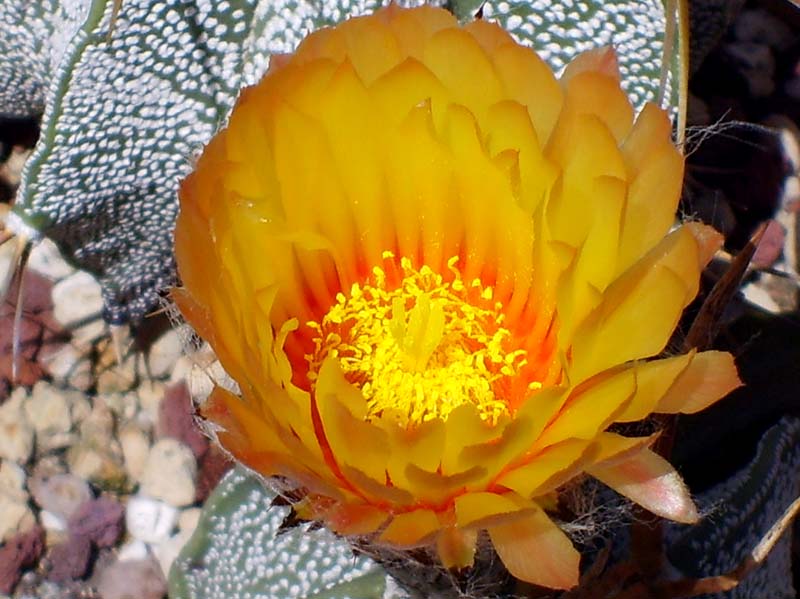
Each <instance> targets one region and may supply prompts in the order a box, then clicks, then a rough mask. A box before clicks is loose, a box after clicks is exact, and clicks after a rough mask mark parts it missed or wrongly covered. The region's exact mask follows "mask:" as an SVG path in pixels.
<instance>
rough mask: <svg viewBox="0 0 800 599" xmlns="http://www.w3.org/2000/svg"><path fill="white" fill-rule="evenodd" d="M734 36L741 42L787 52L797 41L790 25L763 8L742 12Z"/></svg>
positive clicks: (735, 25) (735, 26)
mask: <svg viewBox="0 0 800 599" xmlns="http://www.w3.org/2000/svg"><path fill="white" fill-rule="evenodd" d="M733 34H734V37H735V38H736V39H737V40H739V41H740V42H754V43H757V44H765V45H767V46H769V47H770V48H772V49H774V50H777V51H783V50H786V49H787V48H788V47H789V46H791V45H792V44H793V43H794V41H795V34H794V33H793V32H792V29H791V28H790V27H789V25H787V24H786V23H784V22H783V21H782V20H781V19H779V18H778V17H776V16H775V15H772V14H770V13H769V12H767V11H766V10H764V9H763V8H756V9H752V10H744V11H742V13H741V14H740V15H739V16H738V17H737V18H736V22H735V24H734V27H733Z"/></svg>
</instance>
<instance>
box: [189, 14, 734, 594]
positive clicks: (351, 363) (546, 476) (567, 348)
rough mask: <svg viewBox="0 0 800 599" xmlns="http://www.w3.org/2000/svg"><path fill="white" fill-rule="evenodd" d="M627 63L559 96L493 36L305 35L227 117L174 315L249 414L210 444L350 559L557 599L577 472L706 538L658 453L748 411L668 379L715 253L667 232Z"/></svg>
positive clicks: (726, 361) (678, 370)
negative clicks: (696, 419)
mask: <svg viewBox="0 0 800 599" xmlns="http://www.w3.org/2000/svg"><path fill="white" fill-rule="evenodd" d="M670 134H671V127H670V123H669V121H668V118H667V116H666V114H665V113H664V112H663V111H662V110H660V109H659V108H657V107H656V106H654V105H648V106H646V107H645V108H644V110H642V112H641V113H640V114H639V115H638V117H637V118H636V119H635V121H634V113H633V109H632V108H631V106H630V104H629V102H628V100H627V99H626V96H625V94H624V93H623V92H622V91H621V89H620V85H619V75H618V72H617V68H616V60H615V56H614V53H613V51H611V50H602V51H594V52H591V53H588V54H584V55H582V56H580V57H579V58H577V59H576V60H575V61H574V62H572V64H570V65H569V66H568V67H567V69H566V71H565V72H564V74H563V75H562V76H561V77H560V79H556V77H555V76H554V75H553V74H552V72H551V71H550V69H549V68H548V67H547V66H546V65H545V64H544V63H543V62H542V60H540V59H539V58H538V57H537V55H536V54H535V53H534V52H533V51H531V50H529V49H527V48H524V47H521V46H519V45H518V44H516V43H515V42H514V41H513V40H512V38H511V37H510V36H509V35H508V34H507V33H505V32H504V31H503V30H501V29H500V28H499V27H497V26H496V25H494V24H491V23H489V22H486V21H481V20H478V21H475V22H473V23H470V24H469V25H467V26H465V27H463V28H462V27H459V26H458V24H457V23H456V21H455V20H454V18H453V17H452V16H451V15H450V14H448V13H447V12H445V11H444V10H440V9H436V8H431V7H423V8H417V9H412V10H405V9H401V8H398V7H397V6H389V7H388V8H385V9H382V10H380V11H378V12H377V13H376V14H374V15H372V16H367V17H362V18H357V19H352V20H350V21H348V22H346V23H343V24H342V25H340V26H337V27H335V28H331V29H324V30H321V31H318V32H316V33H313V34H311V35H310V36H308V38H307V39H306V40H305V41H304V42H303V43H302V44H301V45H300V47H299V48H298V49H297V51H296V52H295V53H294V54H293V55H291V56H282V57H278V58H276V59H274V60H273V63H272V65H271V67H270V70H269V72H268V73H267V75H266V76H265V77H264V79H263V80H262V81H261V82H260V83H259V84H258V85H256V86H254V87H252V88H250V89H246V90H245V91H244V92H243V93H242V96H241V98H240V99H239V101H238V103H237V105H236V107H235V109H234V111H233V113H232V115H231V117H230V122H229V124H228V126H227V128H226V129H225V130H224V131H222V132H221V133H220V134H219V135H217V136H216V137H215V138H214V139H213V140H212V141H211V143H210V144H209V145H208V147H207V148H206V150H205V152H204V154H203V155H202V157H201V158H200V159H199V161H198V163H197V169H196V171H195V172H194V173H193V174H192V175H191V176H189V177H188V178H187V179H186V180H185V181H184V183H183V185H182V187H181V192H180V200H181V212H180V216H179V219H178V224H177V229H176V233H175V237H176V240H175V242H176V253H177V261H178V267H179V271H180V276H181V278H182V282H183V285H184V286H183V287H182V288H180V289H176V290H175V291H174V298H175V301H176V302H177V304H178V306H179V307H180V309H181V311H182V312H183V314H184V315H185V316H186V318H187V320H188V321H189V322H190V323H191V324H192V325H193V326H194V327H195V329H196V330H197V332H198V333H199V334H200V335H201V336H202V337H204V338H205V339H207V340H208V341H209V342H210V343H211V345H212V346H213V348H214V350H215V351H216V354H217V356H218V357H219V359H220V361H221V363H222V365H223V366H224V367H225V369H226V371H227V372H228V373H229V374H230V375H231V376H232V377H233V379H234V380H235V381H237V382H238V384H239V387H240V390H241V394H240V395H239V396H237V395H234V394H232V393H230V392H229V391H226V390H224V389H222V388H220V387H218V388H216V389H215V390H214V392H213V393H212V396H211V397H210V398H209V400H208V401H207V403H206V405H205V406H204V408H203V410H204V414H205V415H206V417H207V418H208V419H210V420H211V421H212V422H213V423H215V424H216V425H217V429H218V431H219V432H218V436H219V440H220V442H221V443H222V444H223V445H224V447H226V448H227V449H228V450H230V451H231V453H232V454H233V455H234V456H236V457H237V458H238V459H239V460H240V461H242V462H243V463H244V464H246V465H247V466H249V467H250V468H252V469H254V470H256V471H257V472H259V473H261V474H264V475H267V476H281V477H286V478H288V479H290V480H292V481H294V482H295V483H296V484H297V485H299V487H300V488H302V489H303V490H304V491H305V496H304V498H303V499H302V500H301V501H300V502H299V503H298V505H297V509H298V510H300V512H301V514H302V515H303V516H304V517H307V518H310V519H312V518H313V519H317V520H321V521H323V522H325V523H326V524H327V526H329V527H330V528H331V529H333V530H334V531H336V532H338V533H340V534H342V535H372V538H373V539H374V541H375V542H377V543H382V544H386V545H389V546H394V547H400V548H411V547H419V546H432V547H435V548H436V549H437V551H438V555H439V557H440V559H441V561H442V563H443V564H444V565H445V566H447V567H454V568H461V567H466V566H468V565H470V564H471V563H472V561H473V556H474V551H475V545H476V539H477V536H478V533H479V531H482V530H485V531H487V532H488V536H489V538H490V539H491V542H492V544H493V546H494V549H495V550H496V551H497V553H498V555H499V556H500V558H501V559H502V560H503V562H504V563H505V565H506V566H507V568H508V570H509V571H510V572H511V573H512V574H513V575H515V576H517V577H518V578H520V579H523V580H526V581H530V582H533V583H536V584H539V585H544V586H548V587H551V588H559V589H566V588H570V587H572V586H574V585H575V584H576V583H577V580H578V562H579V553H578V551H577V550H576V549H575V548H574V547H573V545H572V543H571V541H570V540H569V539H568V537H567V536H566V535H565V534H564V533H563V532H562V530H561V529H560V528H559V527H558V526H557V525H556V524H555V523H554V522H553V521H552V520H551V518H550V517H549V516H548V513H547V511H546V509H547V507H548V506H552V505H553V498H554V497H556V496H557V492H558V489H559V488H560V487H562V486H563V485H564V484H565V483H568V482H570V481H571V480H573V479H575V478H576V477H578V476H579V475H582V474H584V473H586V474H589V475H591V476H594V477H596V478H597V479H599V480H601V481H603V482H604V483H606V484H607V485H609V486H611V487H612V488H614V489H616V490H617V491H618V492H620V493H621V494H623V495H625V496H627V497H628V498H630V499H631V500H633V501H635V502H637V503H639V504H641V505H642V506H644V507H645V508H647V509H649V510H651V511H652V512H654V513H656V514H659V515H661V516H664V517H666V518H670V519H673V520H677V521H679V522H693V521H694V520H696V518H697V513H696V510H695V507H694V505H693V503H692V501H691V499H690V497H689V495H688V492H687V491H686V489H685V487H684V485H683V483H682V481H681V479H680V477H679V476H678V475H677V473H676V472H675V471H674V470H673V468H672V467H671V466H670V465H669V464H668V463H667V462H666V461H665V460H664V459H663V458H661V457H659V456H658V455H656V454H655V453H654V452H652V451H651V450H650V449H648V446H649V444H650V443H651V441H652V439H651V438H631V437H625V436H621V435H619V434H615V433H612V432H608V431H607V429H608V427H609V425H611V424H612V423H615V422H631V421H637V420H640V419H643V418H645V417H646V416H648V415H649V414H651V413H653V412H666V413H678V412H684V413H687V412H695V411H698V410H701V409H703V408H704V407H706V406H707V405H709V404H711V403H713V402H714V401H716V400H717V399H719V398H720V397H722V396H723V395H725V394H726V393H727V392H729V391H730V390H731V389H733V388H735V387H736V386H738V385H739V380H738V378H737V374H736V368H735V366H734V364H733V360H732V358H731V356H730V355H729V354H726V353H720V352H713V351H712V352H695V351H692V352H690V353H688V354H685V355H675V356H671V357H667V358H654V356H656V355H658V354H660V353H661V352H662V351H663V350H664V348H665V345H666V344H667V340H668V339H669V337H670V335H671V334H672V332H673V330H674V329H675V326H676V324H677V322H678V319H679V317H680V315H681V312H682V310H683V309H684V308H685V307H686V305H687V304H688V303H689V302H690V301H691V300H692V299H693V298H694V297H695V295H696V293H697V290H698V279H699V273H700V271H701V269H702V268H703V266H704V264H705V263H706V262H707V261H708V260H709V259H710V256H711V254H712V253H713V252H714V250H715V249H716V247H717V246H718V244H719V237H718V235H717V234H716V233H714V232H713V231H712V230H710V229H708V228H705V227H703V226H700V225H695V224H690V225H685V226H682V227H680V228H678V229H677V230H675V231H672V232H669V230H670V227H671V226H672V224H673V218H674V213H675V210H676V205H677V202H678V197H679V193H680V188H681V178H682V170H683V160H682V157H681V155H680V153H679V152H678V151H677V150H676V149H675V147H674V146H673V144H672V143H671V140H670Z"/></svg>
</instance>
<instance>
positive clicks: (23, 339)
mask: <svg viewBox="0 0 800 599" xmlns="http://www.w3.org/2000/svg"><path fill="white" fill-rule="evenodd" d="M23 280H24V284H23V295H22V298H21V300H22V320H21V321H20V324H19V335H20V353H19V356H18V357H17V367H18V368H17V381H16V382H17V384H20V385H26V386H30V385H33V384H34V383H35V382H36V381H38V380H39V379H40V378H42V376H43V375H44V368H43V364H42V362H43V357H44V353H45V351H44V350H45V348H46V349H47V352H48V353H52V352H53V351H55V349H56V348H57V347H60V346H61V345H63V344H64V342H65V341H66V340H67V339H68V338H69V334H68V333H67V332H66V331H64V330H63V329H62V328H61V326H60V325H59V324H58V322H56V320H55V318H54V317H53V303H52V301H51V299H50V290H51V289H52V287H53V284H52V283H51V282H50V281H49V280H48V279H47V278H45V277H43V276H41V275H39V274H37V273H35V272H33V271H31V270H26V271H25V273H24V275H23ZM18 290H19V284H18V279H17V281H15V282H14V284H13V285H12V286H11V289H10V290H9V292H8V295H7V296H6V299H5V301H4V302H3V303H2V304H0V401H2V400H3V399H5V398H6V397H7V395H8V393H9V392H10V388H11V378H12V365H13V336H14V310H15V309H16V305H17V299H18V297H17V296H18Z"/></svg>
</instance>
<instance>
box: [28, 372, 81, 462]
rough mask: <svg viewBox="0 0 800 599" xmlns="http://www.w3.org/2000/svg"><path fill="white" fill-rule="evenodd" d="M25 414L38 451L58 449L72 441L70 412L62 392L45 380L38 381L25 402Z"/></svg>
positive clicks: (73, 438) (73, 437) (44, 451)
mask: <svg viewBox="0 0 800 599" xmlns="http://www.w3.org/2000/svg"><path fill="white" fill-rule="evenodd" d="M25 414H26V415H27V418H28V421H29V422H30V423H31V424H32V425H33V428H34V430H35V431H36V446H37V450H38V451H39V453H46V452H48V451H50V450H52V449H60V448H62V447H66V446H68V445H70V444H71V443H73V442H74V440H75V436H74V435H70V434H69V432H70V430H71V429H72V414H71V410H70V406H69V402H68V399H67V398H66V397H65V396H64V393H63V392H62V391H61V390H59V389H56V388H55V387H53V386H52V385H51V384H50V383H48V382H46V381H38V382H37V383H36V384H35V385H34V387H33V390H32V391H31V396H30V397H29V398H28V400H27V401H26V402H25Z"/></svg>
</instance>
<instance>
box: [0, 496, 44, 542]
mask: <svg viewBox="0 0 800 599" xmlns="http://www.w3.org/2000/svg"><path fill="white" fill-rule="evenodd" d="M35 524H36V517H35V516H34V515H33V512H32V511H31V509H30V508H29V507H28V504H27V503H26V502H20V501H17V500H16V499H14V498H12V497H9V496H8V495H0V544H2V543H5V542H6V541H8V540H9V539H11V538H13V537H14V536H16V535H17V534H19V533H23V532H27V531H28V530H30V529H32V528H33V526H34V525H35Z"/></svg>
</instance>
